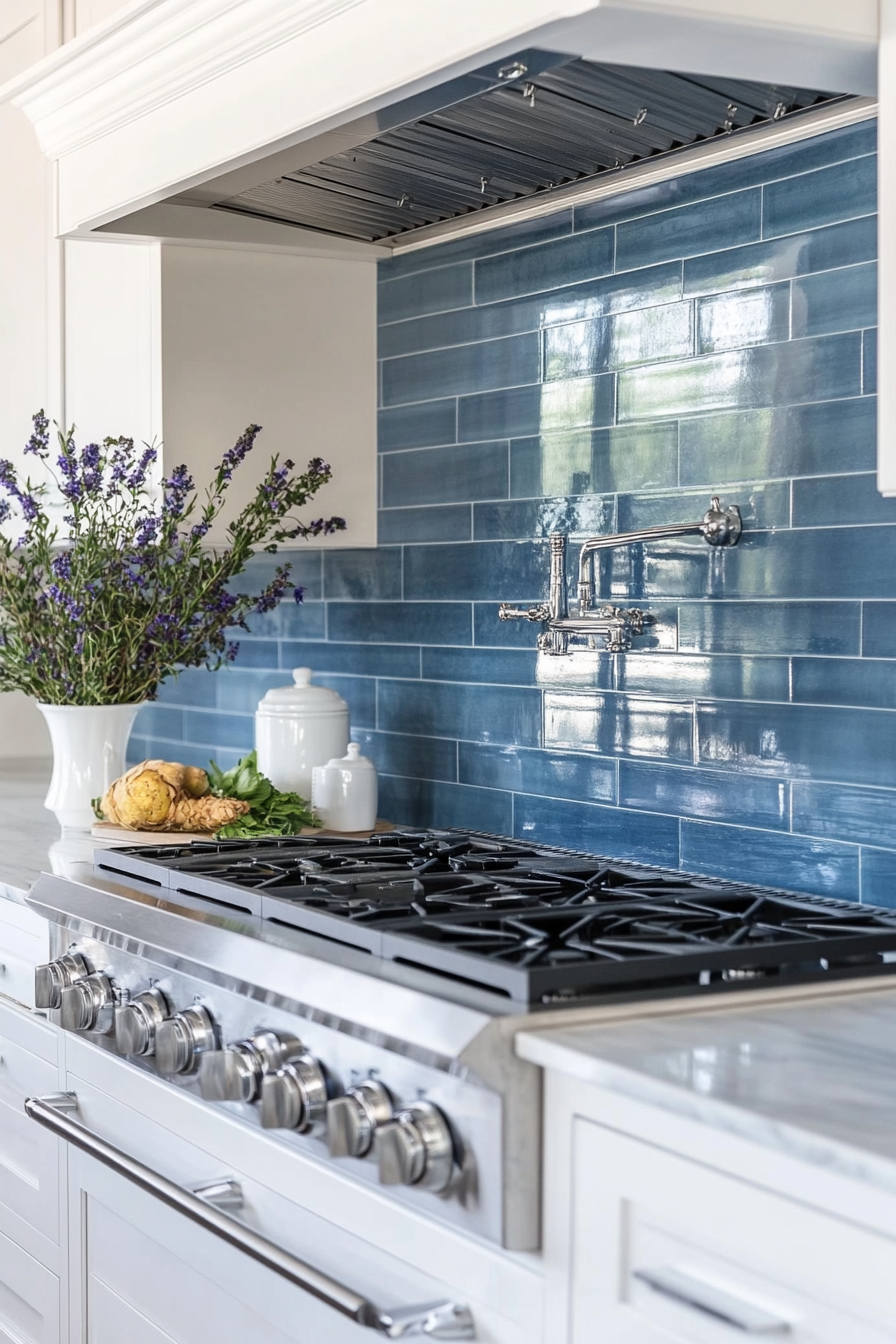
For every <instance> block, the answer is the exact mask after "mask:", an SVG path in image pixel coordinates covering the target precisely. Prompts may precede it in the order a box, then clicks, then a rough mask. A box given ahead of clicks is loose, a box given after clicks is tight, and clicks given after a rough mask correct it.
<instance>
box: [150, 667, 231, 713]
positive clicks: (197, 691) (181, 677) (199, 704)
mask: <svg viewBox="0 0 896 1344" xmlns="http://www.w3.org/2000/svg"><path fill="white" fill-rule="evenodd" d="M217 684H218V683H217V674H216V673H214V672H207V671H206V669H205V668H204V667H185V668H184V670H183V671H182V672H180V673H179V674H178V675H177V676H176V677H169V678H168V680H167V681H165V682H163V683H162V685H161V686H160V687H159V703H160V704H163V705H193V706H195V707H196V708H199V709H211V708H212V707H213V706H214V704H215V698H216V695H217Z"/></svg>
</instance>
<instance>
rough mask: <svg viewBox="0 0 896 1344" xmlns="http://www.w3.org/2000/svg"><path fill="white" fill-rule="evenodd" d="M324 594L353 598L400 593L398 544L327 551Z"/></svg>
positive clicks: (385, 597)
mask: <svg viewBox="0 0 896 1344" xmlns="http://www.w3.org/2000/svg"><path fill="white" fill-rule="evenodd" d="M324 597H326V598H327V600H328V601H331V600H333V599H334V598H335V599H338V600H340V601H342V600H345V601H356V602H357V601H371V602H373V601H389V600H390V599H393V598H399V597H401V548H400V547H398V546H393V547H379V548H376V549H372V548H368V549H365V550H363V551H361V550H357V551H355V550H352V551H327V553H326V554H325V556H324Z"/></svg>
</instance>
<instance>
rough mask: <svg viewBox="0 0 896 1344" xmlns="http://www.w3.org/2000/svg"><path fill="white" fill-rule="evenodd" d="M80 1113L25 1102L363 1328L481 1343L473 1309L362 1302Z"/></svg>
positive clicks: (64, 1098)
mask: <svg viewBox="0 0 896 1344" xmlns="http://www.w3.org/2000/svg"><path fill="white" fill-rule="evenodd" d="M77 1108H78V1098H77V1096H76V1094H75V1093H74V1092H55V1093H53V1094H52V1095H51V1096H47V1097H29V1098H28V1099H27V1100H26V1102H25V1113H26V1115H28V1116H29V1117H30V1118H31V1119H32V1120H36V1121H37V1123H38V1124H39V1125H43V1127H44V1128H45V1129H48V1130H50V1132H51V1133H53V1134H55V1135H56V1136H57V1137H58V1138H60V1139H64V1140H65V1142H66V1143H70V1144H72V1146H73V1147H75V1148H80V1149H81V1151H82V1152H84V1153H87V1154H88V1155H89V1156H90V1157H93V1158H95V1159H96V1160H97V1162H101V1163H102V1164H103V1166H104V1167H108V1168H109V1169H110V1171H114V1172H115V1173H116V1175H118V1176H123V1177H124V1179H125V1180H127V1181H130V1182H131V1184H132V1185H136V1186H137V1187H138V1188H139V1189H141V1190H144V1191H145V1192H146V1193H147V1194H148V1195H152V1196H153V1197H154V1198H155V1199H158V1200H161V1202H162V1203H163V1204H167V1205H168V1207H169V1208H172V1209H176V1210H177V1212H178V1213H183V1214H185V1215H186V1217H187V1218H190V1219H192V1221H193V1222H194V1223H198V1224H199V1226H200V1227H204V1228H205V1229H206V1230H207V1231H209V1232H212V1233H214V1235H215V1236H216V1237H220V1238H221V1240H222V1241H226V1242H228V1243H229V1245H231V1246H235V1247H236V1248H237V1250H239V1251H243V1252H244V1253H245V1254H246V1255H249V1256H251V1257H252V1259H253V1260H257V1261H258V1263H259V1264H261V1265H264V1266H265V1268H266V1269H271V1270H273V1271H274V1273H275V1274H279V1275H280V1277H281V1278H284V1279H287V1280H288V1281H289V1282H290V1283H293V1284H295V1286H296V1287H297V1288H301V1289H302V1291H303V1292H306V1293H310V1294H311V1296H312V1297H316V1298H318V1300H319V1301H321V1302H325V1303H326V1304H327V1306H328V1307H332V1308H333V1309H334V1310H335V1311H338V1312H340V1313H341V1314H342V1315H343V1316H348V1317H349V1319H350V1320H353V1321H355V1322H357V1324H358V1325H363V1326H366V1327H367V1328H368V1329H370V1330H377V1331H379V1333H380V1334H381V1335H385V1336H386V1338H387V1339H409V1338H412V1337H421V1336H422V1337H424V1338H426V1339H475V1338H476V1330H475V1326H474V1323H473V1317H472V1314H471V1312H470V1309H469V1307H466V1306H464V1305H463V1304H461V1303H459V1302H447V1301H446V1302H428V1303H425V1304H423V1305H421V1306H413V1307H401V1308H397V1309H396V1310H394V1311H390V1310H388V1309H387V1308H384V1307H378V1306H376V1305H375V1304H374V1303H373V1302H371V1301H370V1300H369V1299H368V1298H366V1297H361V1296H360V1295H359V1294H358V1293H355V1292H353V1291H352V1290H351V1288H346V1287H345V1285H344V1284H341V1283H337V1281H336V1280H335V1279H331V1278H329V1276H328V1275H326V1274H322V1273H321V1272H320V1270H318V1269H315V1268H314V1267H313V1266H312V1265H306V1264H305V1263H304V1261H302V1260H298V1259H296V1257H295V1256H294V1255H290V1254H289V1253H288V1252H287V1251H284V1250H282V1249H281V1248H280V1247H279V1246H275V1245H274V1243H273V1242H271V1241H268V1240H267V1239H266V1238H265V1237H261V1236H259V1235H258V1233H257V1232H253V1231H252V1229H251V1228H248V1227H245V1226H244V1225H243V1224H242V1223H239V1222H237V1221H236V1219H235V1218H230V1217H228V1215H227V1214H226V1213H222V1212H221V1210H220V1209H218V1208H215V1207H214V1205H211V1204H209V1203H207V1202H206V1201H205V1200H203V1199H202V1198H201V1197H200V1196H199V1195H196V1194H194V1193H193V1192H192V1191H191V1190H185V1189H183V1187H182V1186H179V1185H176V1184H175V1183H174V1182H173V1181H169V1180H168V1179H167V1177H165V1176H162V1175H161V1174H160V1173H159V1172H157V1171H153V1170H152V1168H151V1167H145V1166H144V1165H143V1163H142V1162H138V1161H137V1160H136V1159H135V1158H133V1157H130V1156H129V1155H128V1154H127V1153H124V1152H122V1151H121V1149H120V1148H116V1147H115V1146H114V1145H113V1144H111V1143H107V1141H106V1140H105V1139H101V1138H100V1137H99V1135H97V1134H94V1133H92V1132H91V1130H89V1129H86V1128H85V1127H84V1126H83V1125H81V1124H78V1123H77V1121H75V1120H72V1119H71V1115H70V1113H71V1112H72V1111H76V1110H77Z"/></svg>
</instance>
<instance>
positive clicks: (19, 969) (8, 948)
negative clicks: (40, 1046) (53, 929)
mask: <svg viewBox="0 0 896 1344" xmlns="http://www.w3.org/2000/svg"><path fill="white" fill-rule="evenodd" d="M49 956H50V933H49V925H48V924H47V922H46V920H45V919H41V918H40V916H39V915H36V914H35V913H34V911H33V910H29V909H28V908H27V906H24V905H19V904H17V903H16V902H15V901H5V900H2V899H0V995H2V996H3V997H4V998H7V999H14V1000H15V1001H16V1002H17V1003H21V1004H24V1005H25V1007H27V1008H33V1007H34V968H35V966H37V965H39V964H40V963H41V962H44V961H47V960H49ZM35 1030H36V1031H38V1032H39V1031H40V1030H41V1026H40V1024H38V1026H37V1027H36V1028H35ZM35 1039H39V1037H35Z"/></svg>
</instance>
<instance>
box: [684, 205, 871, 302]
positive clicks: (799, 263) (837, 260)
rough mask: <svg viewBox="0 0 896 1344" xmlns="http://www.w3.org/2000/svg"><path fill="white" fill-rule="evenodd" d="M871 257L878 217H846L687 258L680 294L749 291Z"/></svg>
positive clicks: (869, 259)
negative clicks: (802, 229) (814, 227)
mask: <svg viewBox="0 0 896 1344" xmlns="http://www.w3.org/2000/svg"><path fill="white" fill-rule="evenodd" d="M876 256H877V220H876V219H874V218H873V217H872V216H867V217H865V218H864V219H848V220H846V221H845V222H844V223H842V224H832V225H830V227H828V228H825V229H815V230H812V231H809V232H806V233H798V234H791V235H790V236H788V237H785V238H774V239H770V240H768V241H766V242H762V243H750V244H748V245H747V246H745V247H728V248H725V250H724V251H719V252H708V253H707V254H706V255H705V256H702V257H691V258H689V259H688V260H687V261H686V262H685V263H684V294H685V295H687V296H690V295H695V294H715V293H718V292H719V291H722V290H731V289H751V288H753V286H755V285H768V284H772V283H773V282H774V281H776V280H790V279H793V278H794V277H795V276H798V275H810V274H812V273H813V272H814V271H829V270H832V269H834V268H835V267H837V266H852V265H855V263H856V262H861V261H873V260H874V258H875V257H876Z"/></svg>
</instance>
